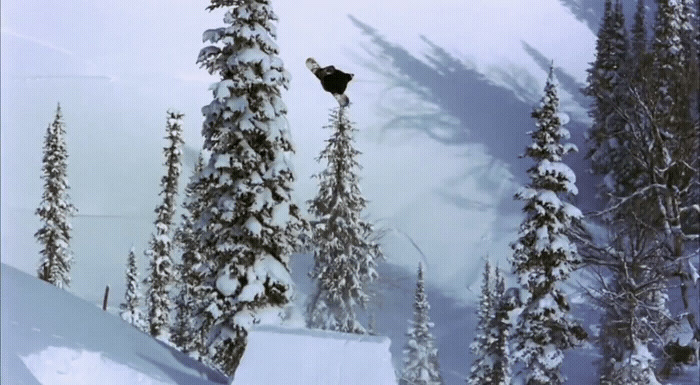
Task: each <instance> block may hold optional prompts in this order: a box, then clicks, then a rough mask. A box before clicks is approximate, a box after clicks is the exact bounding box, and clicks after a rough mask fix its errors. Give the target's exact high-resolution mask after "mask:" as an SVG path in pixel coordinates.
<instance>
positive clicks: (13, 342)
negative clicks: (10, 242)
mask: <svg viewBox="0 0 700 385" xmlns="http://www.w3.org/2000/svg"><path fill="white" fill-rule="evenodd" d="M0 274H1V277H2V297H1V300H0V305H1V309H0V319H1V323H0V332H1V336H0V339H1V341H2V355H1V359H2V372H0V378H1V379H2V383H3V384H17V385H19V384H31V385H33V384H39V383H41V384H45V385H46V384H57V385H58V384H73V385H80V384H104V385H109V384H114V385H121V384H146V385H149V384H152V385H165V384H182V385H185V384H187V385H190V384H192V385H196V384H200V385H213V384H221V383H226V381H227V379H226V377H225V376H223V375H221V374H219V373H217V372H215V371H213V370H211V369H208V368H206V367H205V366H203V365H202V364H201V363H199V362H197V361H195V360H192V359H191V358H189V357H187V356H186V355H184V354H182V353H180V352H178V351H176V350H175V349H173V348H171V347H169V346H167V345H165V344H163V343H162V342H159V341H157V340H155V339H153V338H151V337H150V336H148V335H147V334H144V333H141V332H139V331H138V330H136V329H135V328H133V327H132V326H131V325H129V324H127V323H125V322H124V321H122V320H121V319H119V318H117V317H115V316H113V315H110V314H108V313H105V312H103V311H102V310H101V309H99V308H98V307H96V306H94V305H91V304H90V303H88V302H85V301H83V300H81V299H79V298H77V297H75V296H73V295H72V294H70V293H68V292H66V291H64V290H60V289H57V288H56V287H54V286H51V285H49V284H47V283H45V282H43V281H40V280H38V279H37V278H34V277H31V276H29V275H27V274H25V273H22V272H20V271H19V270H17V269H15V268H13V267H11V266H7V265H5V264H4V263H3V264H2V270H0Z"/></svg>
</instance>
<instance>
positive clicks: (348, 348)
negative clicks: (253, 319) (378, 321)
mask: <svg viewBox="0 0 700 385" xmlns="http://www.w3.org/2000/svg"><path fill="white" fill-rule="evenodd" d="M390 344H391V341H390V340H389V339H388V338H386V337H374V336H367V335H364V336H363V335H356V334H345V333H335V332H328V331H322V330H309V329H285V328H281V327H274V326H257V327H254V328H253V329H252V330H251V331H250V333H249V334H248V346H247V347H246V351H245V353H243V358H242V359H241V364H240V365H239V367H238V369H237V370H236V375H235V377H234V379H233V382H232V383H231V384H232V385H255V384H395V383H396V376H395V374H394V368H393V367H392V363H391V353H390V352H389V345H390Z"/></svg>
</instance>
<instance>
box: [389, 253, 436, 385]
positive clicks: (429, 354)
mask: <svg viewBox="0 0 700 385" xmlns="http://www.w3.org/2000/svg"><path fill="white" fill-rule="evenodd" d="M428 310H430V305H429V304H428V297H427V296H426V295H425V281H424V280H423V264H419V265H418V280H417V283H416V295H415V302H414V303H413V321H412V322H411V326H410V327H409V328H408V332H407V333H406V335H407V336H408V342H407V343H406V347H405V348H404V351H403V353H404V359H403V362H404V366H403V371H402V373H401V378H400V379H399V384H401V385H439V384H442V383H443V380H442V376H441V375H440V364H439V362H438V349H437V346H436V345H435V338H434V337H433V334H432V333H431V332H430V329H431V328H432V327H433V323H432V322H430V316H429V315H428Z"/></svg>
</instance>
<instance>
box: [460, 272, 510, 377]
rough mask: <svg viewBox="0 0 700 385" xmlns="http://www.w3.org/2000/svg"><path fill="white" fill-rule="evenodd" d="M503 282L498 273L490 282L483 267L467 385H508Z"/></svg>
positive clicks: (507, 332)
mask: <svg viewBox="0 0 700 385" xmlns="http://www.w3.org/2000/svg"><path fill="white" fill-rule="evenodd" d="M504 295H505V280H504V278H503V276H502V275H501V271H500V269H498V268H496V269H495V275H494V276H493V278H491V266H490V264H489V263H488V261H487V262H486V266H485V267H484V276H483V283H482V286H481V298H480V301H479V311H478V313H477V314H478V323H477V335H476V337H475V338H474V342H473V343H472V345H471V350H472V353H473V354H474V355H475V356H476V359H475V360H474V364H473V365H472V367H471V375H470V377H469V378H468V379H467V384H470V385H486V384H488V385H509V384H510V381H511V369H510V357H509V356H510V348H509V346H508V342H509V334H510V330H509V329H510V318H509V310H508V309H507V308H506V306H505V304H504V303H503V299H504Z"/></svg>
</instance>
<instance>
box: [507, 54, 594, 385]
mask: <svg viewBox="0 0 700 385" xmlns="http://www.w3.org/2000/svg"><path fill="white" fill-rule="evenodd" d="M557 88H558V86H557V81H556V79H555V76H554V73H553V68H550V71H549V77H548V79H547V84H546V86H545V95H544V97H543V98H542V101H541V103H540V106H539V108H537V109H535V110H534V112H533V113H532V116H533V118H535V119H537V124H536V126H537V129H536V130H534V131H531V132H530V134H531V136H532V139H533V143H532V144H531V145H530V146H528V147H527V148H526V150H525V155H524V156H527V157H530V158H532V159H533V160H534V161H535V162H536V164H535V165H534V166H532V167H531V168H530V169H529V170H528V174H529V176H530V183H529V184H528V185H527V186H524V187H522V188H521V189H520V190H519V191H518V192H517V193H516V195H515V198H516V199H519V200H523V201H525V207H524V209H523V211H524V212H525V214H526V218H525V220H524V221H523V223H522V224H521V225H520V232H519V239H518V241H517V242H515V243H513V245H512V248H513V250H514V253H513V256H512V264H513V270H514V273H515V274H516V275H517V276H518V278H519V281H520V284H521V286H522V287H523V288H524V289H525V290H527V291H528V292H529V298H528V299H527V301H526V303H525V304H524V306H523V312H522V313H521V314H520V317H519V319H518V325H517V327H516V328H515V333H514V340H515V346H514V355H515V357H516V358H517V359H518V360H520V361H522V362H523V363H524V364H525V368H526V372H525V382H526V383H527V384H528V385H537V384H548V385H559V384H563V383H564V380H565V378H564V376H563V375H562V374H561V365H562V360H563V358H564V350H566V349H569V348H571V347H573V346H575V345H576V344H577V343H578V342H579V340H581V339H583V338H585V332H584V330H583V329H582V328H581V327H580V326H579V325H578V324H577V323H576V322H574V321H572V320H571V317H570V314H569V310H570V308H569V303H568V301H567V299H566V294H565V293H564V292H563V291H562V289H561V288H560V286H561V284H562V282H564V281H565V280H566V279H567V278H568V276H569V274H570V272H571V271H572V270H573V269H574V268H575V267H576V266H577V265H578V264H579V257H578V254H577V249H576V245H575V244H573V242H571V241H570V240H569V237H568V235H567V233H568V231H569V229H570V226H572V224H573V222H574V221H576V220H578V219H580V218H581V216H582V214H581V211H580V210H579V209H578V208H576V207H575V206H574V205H572V204H570V203H568V202H565V201H563V200H562V199H564V198H565V197H566V196H568V195H574V194H576V193H577V192H578V190H577V188H576V186H575V182H576V176H575V174H574V172H573V171H572V170H571V169H570V168H569V167H568V166H567V165H566V164H565V163H563V162H562V158H563V156H564V155H566V154H567V153H569V152H572V151H576V147H575V146H574V145H573V144H570V143H567V144H563V143H561V141H562V140H564V139H568V138H569V132H568V130H566V129H565V128H563V127H562V124H561V121H560V118H559V96H558V94H557V92H558V91H557Z"/></svg>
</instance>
